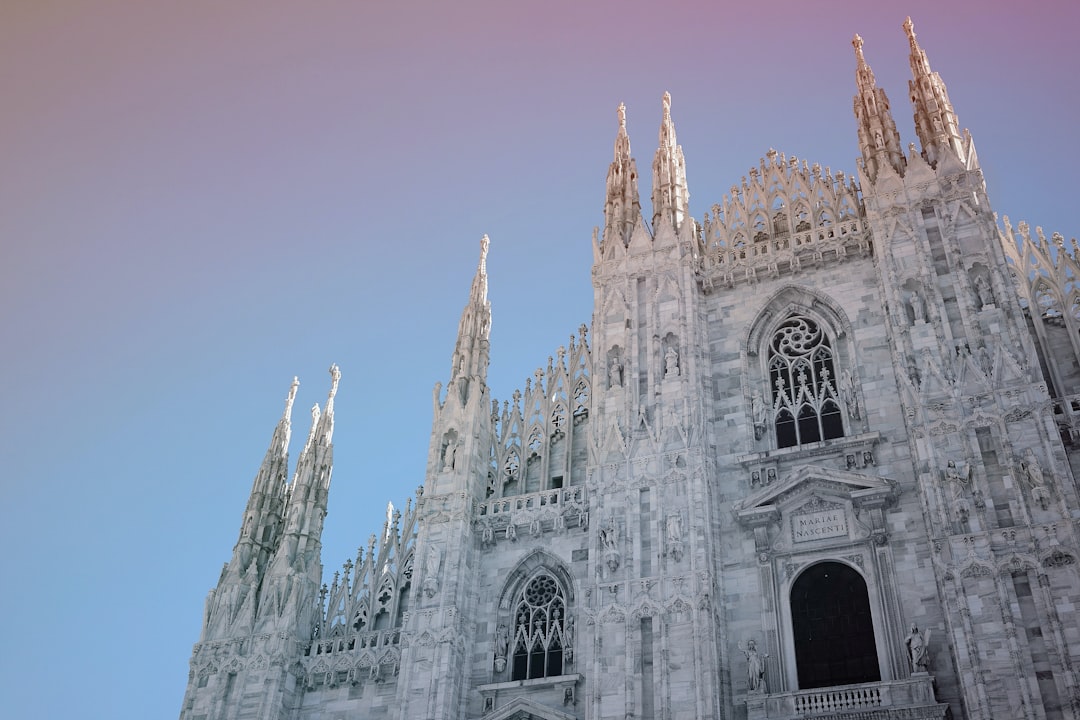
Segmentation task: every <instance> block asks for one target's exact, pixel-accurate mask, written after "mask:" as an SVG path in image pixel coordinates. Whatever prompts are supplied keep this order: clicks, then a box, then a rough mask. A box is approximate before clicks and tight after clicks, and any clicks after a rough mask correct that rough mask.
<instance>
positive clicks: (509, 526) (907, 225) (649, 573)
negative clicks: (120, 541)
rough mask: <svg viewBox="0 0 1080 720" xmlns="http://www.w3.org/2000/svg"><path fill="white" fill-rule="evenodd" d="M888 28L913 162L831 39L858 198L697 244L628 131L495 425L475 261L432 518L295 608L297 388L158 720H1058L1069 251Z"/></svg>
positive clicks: (775, 203)
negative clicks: (578, 294) (993, 196)
mask: <svg viewBox="0 0 1080 720" xmlns="http://www.w3.org/2000/svg"><path fill="white" fill-rule="evenodd" d="M905 29H906V31H907V34H908V38H909V41H910V45H911V66H912V73H913V80H912V84H911V95H912V102H913V108H914V113H915V122H916V133H917V136H918V138H919V141H920V146H921V147H919V148H916V147H915V146H914V145H911V146H909V147H908V148H907V149H905V148H903V147H902V146H901V143H900V136H899V133H898V132H897V129H896V124H895V122H894V120H893V117H892V114H891V111H890V108H889V103H888V99H887V98H886V97H885V93H884V91H883V90H881V89H879V88H877V87H876V85H875V82H874V76H873V73H872V72H871V70H870V68H869V66H868V65H867V64H866V61H865V59H864V57H863V51H862V41H861V39H859V38H858V37H857V36H856V38H855V41H854V46H855V54H856V63H857V71H856V77H857V94H856V96H855V115H856V119H857V124H858V141H859V147H860V151H861V153H862V158H861V160H860V162H859V163H858V167H857V170H856V172H855V173H854V174H852V175H844V174H842V173H835V174H830V173H829V172H828V171H827V170H826V171H823V170H822V169H821V168H820V167H819V166H817V165H808V164H807V163H806V162H805V161H800V160H796V159H795V158H786V157H784V156H783V155H782V154H778V153H775V152H770V153H769V154H768V155H767V157H765V158H764V159H762V161H761V163H760V164H759V165H758V166H757V167H755V168H751V169H750V171H749V173H748V175H747V177H746V178H743V180H742V181H741V183H739V184H737V185H735V186H733V187H732V188H731V193H730V194H729V195H727V196H725V197H724V198H722V200H720V201H719V202H718V203H717V204H715V205H713V206H712V208H711V210H710V211H709V212H708V213H706V214H705V216H704V218H703V219H702V220H701V221H697V220H695V219H694V218H693V217H692V216H691V215H690V212H689V190H688V188H687V184H686V173H685V164H684V159H683V155H682V149H681V148H680V147H679V145H678V144H677V142H676V137H675V128H674V124H673V121H672V116H671V98H670V97H669V96H667V95H665V96H664V98H663V103H662V118H661V131H660V147H659V148H658V149H657V151H656V154H655V157H654V160H653V164H652V178H653V182H652V187H653V193H652V216H651V217H645V216H644V215H643V212H642V207H641V204H640V198H639V193H638V188H637V168H636V163H635V161H634V158H633V156H632V155H631V152H630V142H629V138H628V136H627V133H626V124H625V109H624V108H622V107H620V108H619V125H618V130H617V135H616V141H615V154H614V161H613V162H612V164H611V167H610V170H609V173H608V181H607V200H606V205H605V224H604V227H603V229H602V230H601V231H599V232H597V233H596V234H595V235H594V266H593V278H594V288H595V305H594V309H593V319H592V326H591V328H586V327H582V328H580V330H579V331H578V332H577V333H575V335H574V336H573V337H572V338H571V340H570V342H569V343H568V344H567V346H565V347H560V348H558V350H557V351H556V352H555V353H554V354H553V355H552V357H551V358H549V359H548V362H547V366H546V369H544V370H542V371H538V372H537V373H536V375H535V377H534V378H531V379H530V381H529V382H527V383H526V385H525V388H524V390H523V391H522V392H516V393H514V396H513V397H512V398H511V399H509V400H508V401H506V402H499V401H498V400H495V399H493V398H491V397H490V396H489V391H488V388H487V386H486V375H487V363H488V329H489V326H490V317H491V315H490V313H491V311H490V305H489V303H488V301H487V296H486V291H487V277H486V269H485V257H486V254H487V251H488V244H487V240H486V238H485V239H484V241H483V242H482V249H481V257H480V263H479V266H478V268H477V271H476V275H475V277H474V279H473V284H472V287H471V290H470V294H469V301H468V304H467V305H466V308H465V311H464V312H463V314H462V318H461V324H460V327H459V332H458V340H457V344H456V347H455V348H454V351H453V355H452V362H451V371H450V376H449V381H448V382H447V384H446V387H445V388H443V387H442V386H441V385H439V386H436V389H435V393H434V403H433V407H434V414H435V423H434V427H435V430H434V432H433V435H432V439H431V446H430V449H429V454H428V464H427V479H426V481H425V483H424V487H423V488H421V489H420V490H418V491H417V496H416V498H415V502H410V503H409V504H408V505H407V506H406V507H405V510H404V512H395V513H394V514H393V516H392V517H390V518H389V519H388V532H387V533H386V534H384V535H383V537H385V538H386V540H385V542H382V543H377V542H376V540H375V537H374V536H372V539H371V542H370V543H369V545H368V547H367V549H366V550H364V551H362V552H361V553H360V554H359V556H358V557H357V558H356V559H355V560H354V561H352V560H351V561H349V562H346V563H345V566H344V568H343V570H342V571H341V572H339V573H335V574H334V576H333V581H332V583H331V584H330V586H329V587H328V588H324V589H321V590H320V586H321V584H322V582H323V579H322V564H321V557H320V546H319V534H320V531H321V527H322V520H323V517H324V515H325V513H326V507H327V494H328V490H329V468H330V466H331V464H332V461H333V458H332V455H333V444H332V436H333V397H334V391H335V389H336V387H337V382H338V377H339V374H338V373H337V370H336V368H333V369H332V383H331V392H330V396H329V399H328V401H327V403H326V407H325V408H324V409H323V410H322V412H319V409H318V408H316V409H315V412H314V420H313V423H312V426H311V432H310V434H309V437H308V439H307V442H306V443H305V446H304V449H303V452H302V454H301V456H300V459H299V460H298V462H297V466H296V469H295V472H294V476H293V479H292V481H291V482H287V480H288V478H287V469H288V457H287V451H286V448H287V446H288V438H289V431H290V410H291V405H292V397H293V396H294V393H295V389H294V390H293V392H291V393H290V395H289V400H288V402H287V407H286V412H285V414H284V415H283V417H282V420H281V422H280V423H279V424H278V427H277V428H276V429H275V431H274V435H273V441H272V443H271V447H270V449H269V450H268V452H267V455H266V458H265V460H264V461H263V464H262V467H261V469H260V471H259V473H258V475H257V477H256V479H255V483H254V486H253V489H252V494H251V498H250V500H249V503H248V506H247V508H246V510H245V513H244V520H243V529H242V531H241V537H240V539H239V541H238V542H237V545H236V547H235V549H234V551H233V555H232V558H231V560H230V561H229V562H228V563H227V564H226V566H225V568H224V570H223V571H222V575H221V580H220V582H219V583H218V586H217V587H216V588H215V589H214V590H212V591H211V593H210V595H209V597H208V598H207V604H206V609H205V621H204V629H203V633H202V637H201V638H200V639H199V642H198V643H197V644H196V646H195V650H194V653H193V656H192V660H191V673H190V676H189V686H188V690H187V693H186V695H185V698H184V704H183V708H182V710H181V714H180V716H181V718H182V719H183V720H218V719H219V718H220V719H228V720H243V719H246V718H260V719H267V720H269V719H273V720H313V719H315V718H320V719H323V718H325V719H329V720H337V719H339V718H341V719H344V718H394V719H402V720H405V719H408V720H413V719H431V720H435V719H443V718H445V719H448V720H449V719H455V720H456V719H460V718H487V719H489V720H504V719H508V718H545V719H549V720H555V719H560V720H561V719H564V718H565V719H568V718H581V719H588V720H625V719H626V718H665V719H670V720H683V719H687V720H689V719H692V718H713V719H717V720H718V719H720V718H796V717H806V716H811V717H812V716H825V717H828V716H834V715H835V716H844V713H853V715H852V717H858V718H900V717H903V718H942V717H949V716H950V715H951V717H954V718H1005V717H1010V718H1011V717H1023V718H1027V719H1037V718H1075V717H1078V716H1080V687H1078V678H1077V675H1076V670H1075V667H1076V665H1077V663H1080V624H1078V623H1077V621H1076V618H1075V613H1074V608H1075V606H1076V604H1077V603H1078V602H1080V575H1078V565H1077V557H1078V553H1080V543H1078V540H1077V528H1076V524H1075V521H1074V518H1075V517H1076V515H1077V512H1078V511H1080V499H1078V497H1077V486H1076V483H1075V480H1074V471H1073V462H1074V458H1076V457H1080V455H1077V454H1076V453H1074V452H1073V450H1074V448H1076V447H1077V443H1078V442H1080V437H1078V435H1077V420H1076V418H1077V413H1078V412H1080V396H1076V395H1073V394H1072V393H1073V392H1074V391H1076V389H1077V382H1078V380H1080V361H1078V358H1080V334H1078V330H1080V320H1078V317H1077V312H1076V308H1077V307H1078V306H1080V305H1078V304H1077V302H1078V299H1077V297H1076V293H1077V292H1078V290H1077V287H1076V284H1075V281H1074V279H1075V278H1076V277H1078V276H1080V275H1078V274H1077V273H1078V271H1080V268H1077V267H1076V262H1075V260H1074V258H1075V257H1076V255H1077V253H1076V246H1075V242H1074V243H1073V245H1072V247H1071V248H1065V246H1064V242H1063V241H1062V240H1061V239H1060V236H1054V244H1055V245H1056V248H1051V247H1050V243H1048V242H1047V240H1046V239H1045V237H1043V235H1042V233H1041V231H1038V232H1036V233H1035V234H1034V236H1033V235H1032V233H1031V231H1030V230H1029V229H1028V227H1027V226H1026V225H1023V224H1021V225H1019V226H1018V227H1017V228H1015V229H1014V228H1013V227H1012V226H1011V225H1010V224H1009V222H1008V220H1006V221H1005V226H1004V230H1002V229H1001V228H999V227H998V225H997V224H996V221H995V217H994V215H993V213H992V211H991V209H990V204H989V201H988V198H987V194H986V188H985V185H984V183H983V178H982V174H981V171H980V168H979V164H978V160H977V157H976V154H975V151H974V144H973V141H972V138H971V136H970V135H969V134H968V133H967V131H964V130H961V129H960V125H959V123H958V120H957V116H956V113H955V111H954V109H953V107H952V105H951V104H950V102H949V99H948V96H947V94H946V92H945V86H944V84H943V82H942V81H941V78H940V77H939V76H938V74H937V73H934V72H933V71H932V70H931V69H930V66H929V63H928V62H927V59H926V55H925V53H924V52H923V51H922V49H921V48H920V47H919V44H918V42H917V40H916V38H915V34H914V31H913V29H912V27H911V25H910V23H908V24H907V25H906V26H905ZM1070 253H1072V254H1071V255H1070Z"/></svg>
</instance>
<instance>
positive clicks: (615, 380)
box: [608, 355, 623, 388]
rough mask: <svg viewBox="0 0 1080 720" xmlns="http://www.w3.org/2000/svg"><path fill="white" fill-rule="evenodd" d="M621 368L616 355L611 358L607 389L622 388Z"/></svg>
mask: <svg viewBox="0 0 1080 720" xmlns="http://www.w3.org/2000/svg"><path fill="white" fill-rule="evenodd" d="M622 381H623V366H622V362H620V361H619V356H618V355H612V356H611V366H610V367H608V387H613V388H617V387H622Z"/></svg>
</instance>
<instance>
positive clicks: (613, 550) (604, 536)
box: [600, 517, 622, 572]
mask: <svg viewBox="0 0 1080 720" xmlns="http://www.w3.org/2000/svg"><path fill="white" fill-rule="evenodd" d="M600 544H601V545H602V546H603V548H604V564H605V565H607V568H608V570H609V571H610V572H615V571H616V570H618V569H619V564H620V563H621V562H622V555H621V554H620V553H619V526H618V525H617V524H616V523H615V518H614V517H611V518H608V521H607V524H606V525H604V527H602V528H601V529H600Z"/></svg>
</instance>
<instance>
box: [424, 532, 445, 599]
mask: <svg viewBox="0 0 1080 720" xmlns="http://www.w3.org/2000/svg"><path fill="white" fill-rule="evenodd" d="M441 566H442V550H440V549H439V548H437V547H435V546H434V545H431V546H429V547H428V549H427V556H426V557H425V558H424V594H425V595H427V596H428V597H429V598H431V597H435V593H437V592H439V568H440V567H441Z"/></svg>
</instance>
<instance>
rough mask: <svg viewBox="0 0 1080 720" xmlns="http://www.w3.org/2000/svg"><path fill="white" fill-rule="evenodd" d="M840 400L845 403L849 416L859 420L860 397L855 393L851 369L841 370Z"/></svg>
mask: <svg viewBox="0 0 1080 720" xmlns="http://www.w3.org/2000/svg"><path fill="white" fill-rule="evenodd" d="M839 385H840V387H839V388H838V390H839V392H840V400H841V402H843V403H844V407H846V408H847V411H848V416H849V417H851V418H853V419H855V420H858V419H859V398H858V397H856V395H855V382H854V380H852V378H851V371H850V370H848V369H847V368H844V369H843V370H841V371H840V382H839Z"/></svg>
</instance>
